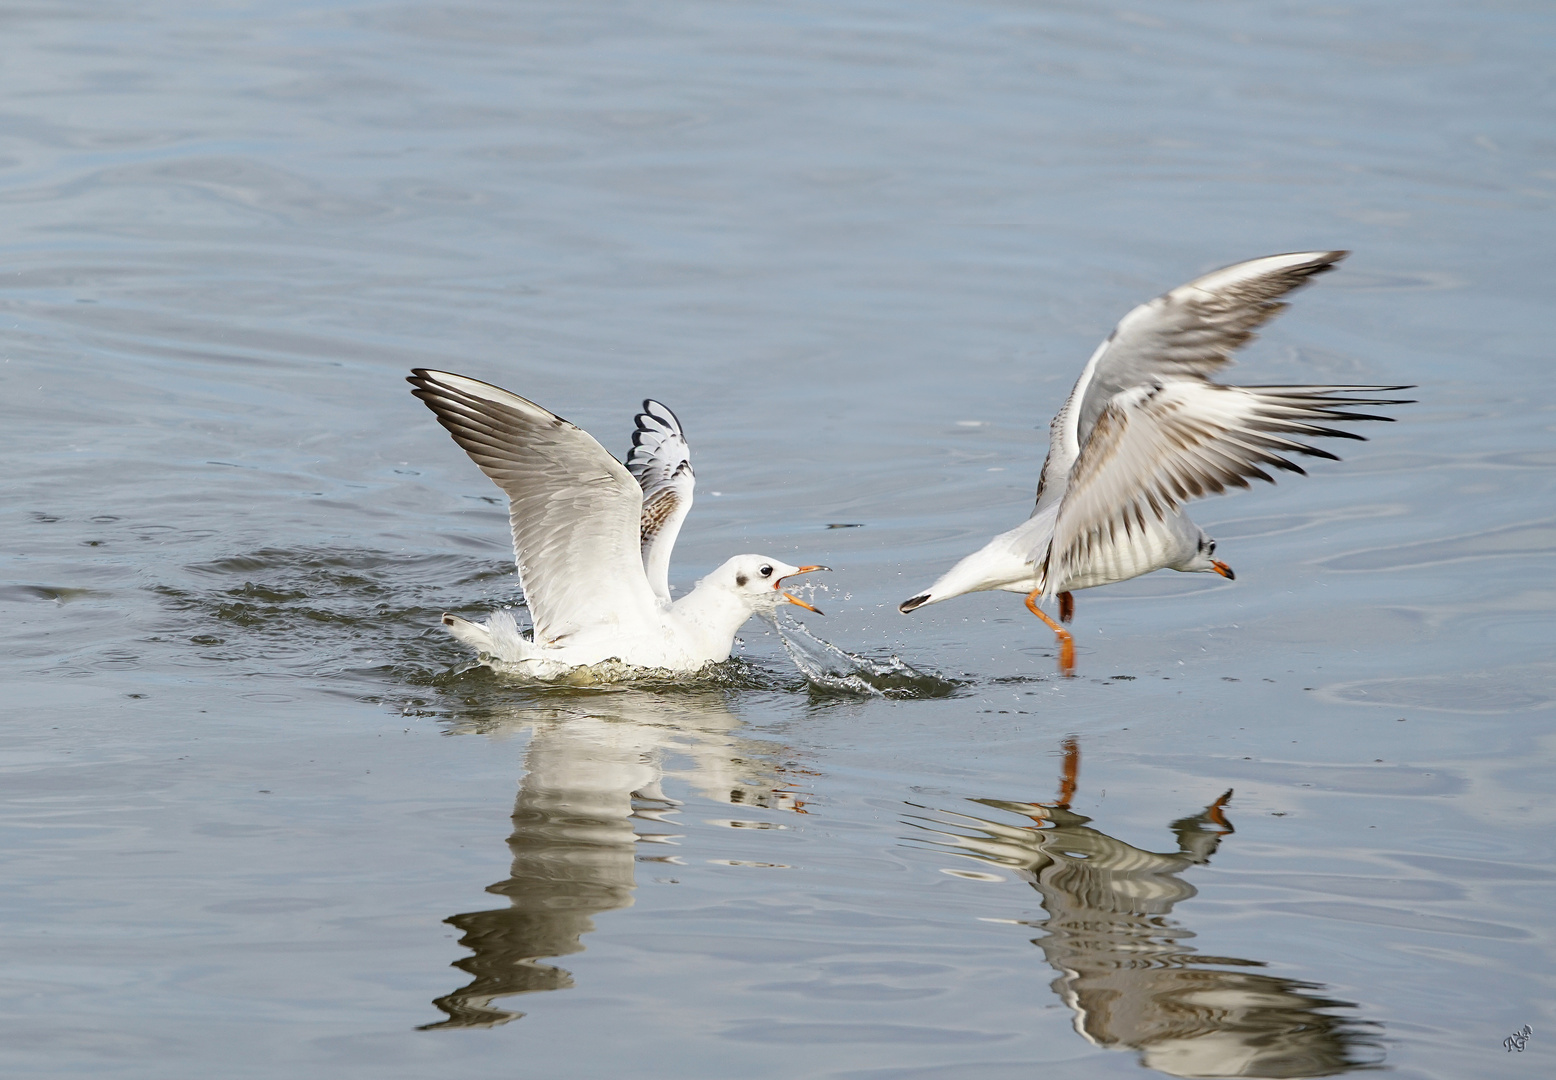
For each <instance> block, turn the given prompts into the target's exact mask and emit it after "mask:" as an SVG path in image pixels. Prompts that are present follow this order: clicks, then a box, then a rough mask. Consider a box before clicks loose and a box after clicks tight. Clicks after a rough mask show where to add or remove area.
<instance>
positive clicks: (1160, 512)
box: [1038, 374, 1408, 592]
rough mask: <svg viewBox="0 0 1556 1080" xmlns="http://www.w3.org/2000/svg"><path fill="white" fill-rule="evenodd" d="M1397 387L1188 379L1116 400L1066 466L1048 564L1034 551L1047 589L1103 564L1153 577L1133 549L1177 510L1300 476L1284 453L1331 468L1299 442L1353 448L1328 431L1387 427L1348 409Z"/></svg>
mask: <svg viewBox="0 0 1556 1080" xmlns="http://www.w3.org/2000/svg"><path fill="white" fill-rule="evenodd" d="M1404 389H1408V388H1407V387H1403V386H1222V385H1220V384H1219V383H1213V382H1211V381H1210V380H1209V379H1206V378H1204V377H1202V376H1198V375H1193V374H1190V375H1188V376H1184V377H1167V378H1164V379H1162V380H1160V381H1159V382H1155V383H1153V384H1151V385H1149V386H1137V387H1131V388H1130V389H1128V390H1126V391H1123V392H1122V393H1119V394H1116V395H1115V396H1114V397H1113V398H1112V399H1111V400H1110V401H1109V402H1108V406H1107V408H1106V409H1104V410H1103V412H1102V414H1101V416H1100V417H1099V418H1098V420H1097V422H1096V424H1095V426H1094V430H1093V431H1092V433H1091V437H1090V438H1088V439H1087V440H1086V446H1085V449H1083V450H1082V451H1081V454H1080V457H1079V459H1078V460H1077V461H1076V462H1075V468H1074V470H1073V471H1072V473H1071V475H1070V477H1069V481H1068V490H1067V492H1066V494H1065V497H1064V500H1063V502H1061V503H1060V504H1059V510H1058V516H1057V518H1056V519H1055V521H1054V528H1053V535H1052V537H1051V538H1050V540H1049V545H1048V550H1047V553H1046V557H1044V556H1043V555H1042V554H1041V553H1038V557H1039V558H1042V560H1043V567H1044V578H1043V579H1044V581H1045V582H1046V583H1047V585H1046V588H1047V589H1048V591H1050V592H1054V591H1057V590H1058V589H1062V588H1064V587H1065V586H1064V585H1063V584H1062V583H1063V582H1065V581H1066V580H1073V579H1074V578H1075V577H1076V576H1078V575H1079V573H1080V572H1081V568H1083V567H1087V566H1096V565H1099V564H1102V565H1108V566H1111V567H1113V572H1114V574H1115V575H1116V576H1115V580H1123V579H1124V578H1126V577H1131V576H1133V575H1134V574H1137V573H1143V572H1145V571H1146V570H1148V569H1155V568H1156V566H1155V565H1149V566H1148V565H1145V562H1149V560H1145V562H1142V563H1141V565H1139V566H1134V565H1131V560H1132V559H1134V560H1141V559H1144V556H1145V552H1146V549H1147V547H1148V546H1149V545H1147V544H1145V543H1142V540H1143V539H1144V538H1145V537H1146V536H1148V535H1149V534H1151V533H1154V532H1156V531H1157V530H1158V527H1159V526H1161V525H1164V524H1166V523H1167V522H1168V520H1169V518H1171V517H1173V516H1175V515H1177V514H1178V513H1179V512H1180V510H1181V508H1182V506H1183V505H1184V504H1185V503H1187V502H1189V501H1191V500H1193V499H1198V498H1202V497H1204V496H1206V495H1215V494H1220V493H1221V492H1223V491H1225V490H1226V489H1227V488H1229V487H1243V488H1245V487H1247V486H1248V482H1249V481H1250V480H1254V479H1257V480H1266V481H1269V482H1270V483H1274V478H1273V477H1272V476H1271V475H1270V474H1269V472H1267V471H1266V466H1267V467H1269V468H1273V469H1280V470H1285V471H1287V472H1295V473H1300V472H1302V471H1303V470H1302V468H1301V467H1300V466H1299V465H1297V464H1296V463H1295V462H1293V461H1291V460H1290V458H1289V457H1287V456H1286V455H1288V454H1305V455H1309V456H1312V457H1321V458H1329V459H1331V460H1338V459H1336V458H1335V455H1334V454H1331V453H1330V452H1329V451H1327V450H1321V449H1319V448H1318V447H1315V446H1309V445H1308V444H1306V443H1304V442H1301V441H1299V439H1301V438H1311V437H1325V436H1327V437H1340V438H1347V439H1360V438H1362V436H1360V435H1357V434H1354V433H1352V432H1349V431H1342V430H1339V429H1336V428H1333V427H1330V426H1329V425H1330V424H1333V423H1347V422H1352V421H1364V420H1388V419H1391V418H1390V417H1386V416H1377V415H1374V414H1371V413H1359V412H1353V411H1351V408H1350V407H1351V406H1355V405H1367V406H1378V405H1403V404H1408V402H1406V401H1404V400H1402V399H1396V398H1375V397H1357V396H1355V395H1357V394H1372V393H1378V392H1389V391H1393V390H1404ZM1293 436H1294V437H1293ZM1157 565H1159V564H1157Z"/></svg>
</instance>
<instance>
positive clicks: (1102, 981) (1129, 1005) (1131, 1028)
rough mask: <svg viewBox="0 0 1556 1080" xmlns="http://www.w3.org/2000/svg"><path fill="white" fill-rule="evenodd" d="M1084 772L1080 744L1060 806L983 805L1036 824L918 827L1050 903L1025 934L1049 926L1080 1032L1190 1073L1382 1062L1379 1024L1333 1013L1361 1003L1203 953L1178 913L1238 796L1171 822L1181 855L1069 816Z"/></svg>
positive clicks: (1343, 1068) (1324, 1071)
mask: <svg viewBox="0 0 1556 1080" xmlns="http://www.w3.org/2000/svg"><path fill="white" fill-rule="evenodd" d="M1079 773H1080V749H1079V747H1078V746H1077V744H1076V742H1075V740H1073V739H1070V740H1067V741H1066V742H1065V743H1064V767H1063V773H1062V776H1061V779H1060V788H1059V797H1058V799H1057V800H1056V801H1054V802H1052V803H1015V802H1003V801H1000V800H996V799H973V800H971V801H972V802H976V803H979V804H981V805H983V806H988V807H992V808H994V809H997V810H1004V811H1009V812H1011V813H1015V814H1020V815H1022V816H1024V817H1027V818H1030V819H1031V820H1032V821H1034V822H1036V824H1035V825H1020V826H1017V825H1011V824H1006V823H1004V822H1000V821H994V820H987V819H984V818H980V817H975V816H972V815H967V814H951V815H950V816H951V817H954V818H956V819H959V820H957V821H954V822H948V821H944V820H939V819H936V818H927V817H925V818H917V819H915V820H914V821H913V822H912V823H913V824H915V825H919V826H920V827H923V828H926V829H927V830H928V831H929V832H931V833H933V834H934V835H935V839H933V840H932V841H930V842H931V843H934V844H936V845H940V846H943V847H945V848H948V849H950V850H954V851H956V852H957V853H958V854H963V855H967V856H970V857H972V858H975V859H978V860H980V861H982V862H985V863H994V864H997V865H999V866H1002V867H1004V868H1006V869H1008V870H1010V871H1013V872H1015V873H1016V874H1018V875H1019V876H1021V877H1022V878H1023V879H1025V880H1026V881H1028V882H1030V883H1031V885H1032V886H1033V887H1034V888H1035V889H1037V891H1038V892H1039V893H1041V894H1042V898H1043V900H1042V903H1043V908H1044V909H1045V910H1046V911H1047V913H1048V917H1047V918H1046V919H1041V920H1032V921H1030V922H1027V923H1026V925H1029V926H1034V927H1037V928H1039V929H1041V930H1045V931H1047V933H1046V935H1045V936H1043V937H1041V938H1037V939H1034V941H1033V944H1035V945H1037V946H1038V947H1039V948H1040V949H1042V950H1043V954H1044V956H1045V958H1046V959H1047V961H1048V963H1049V964H1050V965H1051V966H1052V967H1053V969H1054V970H1055V971H1057V972H1058V973H1059V977H1058V978H1057V979H1055V980H1054V982H1053V989H1054V991H1055V992H1056V993H1057V994H1058V995H1059V997H1060V999H1061V1000H1062V1001H1063V1002H1064V1003H1065V1004H1066V1005H1068V1006H1069V1007H1070V1009H1071V1010H1072V1011H1073V1012H1074V1014H1075V1029H1076V1030H1077V1031H1078V1032H1080V1034H1081V1035H1083V1036H1084V1037H1085V1038H1086V1039H1087V1040H1088V1041H1090V1042H1092V1043H1093V1044H1095V1045H1097V1046H1102V1047H1109V1048H1127V1049H1131V1050H1136V1051H1139V1053H1140V1062H1141V1064H1143V1065H1145V1066H1147V1067H1149V1068H1152V1069H1157V1070H1160V1071H1161V1072H1164V1073H1168V1074H1170V1075H1173V1076H1183V1077H1233V1076H1242V1077H1307V1076H1332V1075H1335V1074H1337V1073H1344V1072H1350V1071H1352V1070H1355V1069H1362V1068H1368V1067H1370V1066H1372V1065H1374V1064H1375V1063H1376V1061H1377V1060H1378V1059H1379V1058H1380V1057H1381V1053H1380V1051H1379V1049H1378V1046H1377V1042H1376V1040H1375V1037H1374V1032H1373V1031H1372V1030H1369V1029H1370V1028H1374V1027H1375V1025H1372V1024H1369V1023H1368V1022H1365V1021H1359V1020H1356V1019H1354V1018H1352V1017H1350V1016H1346V1015H1338V1016H1337V1015H1334V1014H1333V1013H1332V1012H1331V1010H1336V1009H1349V1008H1353V1007H1354V1006H1353V1004H1352V1003H1350V1002H1344V1001H1335V1000H1332V999H1330V998H1328V997H1326V996H1325V989H1324V987H1323V986H1321V985H1319V984H1317V983H1310V982H1302V981H1299V980H1297V979H1288V978H1283V977H1281V976H1277V975H1268V974H1264V973H1261V972H1257V971H1252V970H1249V969H1252V968H1260V967H1263V966H1265V965H1264V963H1263V962H1262V961H1259V960H1243V959H1238V958H1236V957H1226V956H1205V955H1202V954H1199V953H1197V952H1196V951H1195V949H1194V948H1193V947H1192V946H1190V945H1188V944H1187V942H1188V940H1189V939H1191V938H1193V937H1194V934H1193V933H1192V932H1191V931H1189V930H1187V929H1185V928H1184V927H1183V926H1181V925H1179V924H1178V923H1177V922H1175V921H1173V920H1171V919H1169V918H1168V917H1167V916H1169V915H1170V914H1171V913H1172V909H1173V907H1174V905H1176V904H1178V903H1179V902H1181V901H1184V900H1187V899H1189V898H1190V897H1192V896H1194V895H1195V892H1196V890H1195V888H1194V886H1192V885H1190V884H1189V883H1188V882H1186V881H1184V880H1182V878H1181V877H1179V875H1180V874H1182V873H1183V872H1184V871H1186V870H1188V869H1189V868H1190V867H1194V866H1200V865H1203V864H1205V863H1208V862H1209V861H1210V857H1211V856H1212V855H1214V854H1215V852H1216V850H1217V848H1218V847H1219V846H1220V844H1221V840H1222V838H1223V837H1226V836H1229V835H1231V834H1232V831H1233V830H1232V825H1231V822H1230V821H1228V820H1227V817H1226V807H1227V805H1228V803H1229V802H1230V800H1231V797H1232V793H1231V792H1230V791H1228V792H1226V793H1225V794H1224V795H1222V796H1221V797H1220V798H1219V799H1217V800H1216V801H1215V802H1213V803H1211V804H1210V805H1209V806H1207V807H1206V808H1205V809H1204V810H1203V811H1202V812H1200V813H1198V814H1195V815H1193V816H1192V817H1185V818H1180V819H1179V820H1177V821H1174V822H1172V824H1171V825H1169V826H1168V828H1169V829H1171V830H1172V833H1173V835H1174V837H1175V838H1176V839H1177V850H1176V851H1169V852H1155V851H1144V850H1142V849H1140V848H1137V847H1134V846H1132V845H1130V844H1126V843H1124V842H1123V841H1122V840H1116V839H1114V838H1113V837H1111V836H1108V835H1107V834H1106V833H1102V832H1099V831H1098V830H1096V829H1093V828H1091V827H1090V826H1089V824H1088V823H1089V822H1090V821H1091V818H1088V817H1086V816H1085V815H1083V814H1078V813H1076V812H1074V811H1073V810H1071V809H1070V802H1071V800H1072V799H1073V798H1074V795H1075V787H1076V782H1077V780H1078V777H1079ZM952 828H956V829H959V830H961V831H956V832H953V831H950V830H951V829H952ZM1226 969H1232V970H1226Z"/></svg>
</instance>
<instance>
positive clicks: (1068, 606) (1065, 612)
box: [1059, 592, 1075, 622]
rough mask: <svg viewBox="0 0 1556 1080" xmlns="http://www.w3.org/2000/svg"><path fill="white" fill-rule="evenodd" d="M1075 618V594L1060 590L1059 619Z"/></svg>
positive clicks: (1065, 620)
mask: <svg viewBox="0 0 1556 1080" xmlns="http://www.w3.org/2000/svg"><path fill="white" fill-rule="evenodd" d="M1074 618H1075V594H1074V593H1072V592H1062V593H1060V594H1059V621H1060V622H1071V621H1073V620H1074Z"/></svg>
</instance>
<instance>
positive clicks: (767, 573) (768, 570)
mask: <svg viewBox="0 0 1556 1080" xmlns="http://www.w3.org/2000/svg"><path fill="white" fill-rule="evenodd" d="M758 573H760V574H761V575H762V576H763V577H772V576H773V568H772V567H771V566H764V567H762V569H761V570H759V571H758Z"/></svg>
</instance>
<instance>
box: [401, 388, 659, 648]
mask: <svg viewBox="0 0 1556 1080" xmlns="http://www.w3.org/2000/svg"><path fill="white" fill-rule="evenodd" d="M407 381H409V382H410V383H411V385H412V386H414V387H415V388H416V389H415V390H414V391H412V392H413V393H414V394H415V395H416V396H417V397H419V398H421V400H422V401H423V402H425V403H426V405H427V407H428V408H430V409H431V410H432V411H433V413H434V414H436V416H437V418H438V423H440V424H442V425H443V426H444V427H445V428H447V429H448V432H449V434H450V435H452V436H453V437H454V441H455V442H457V443H458V444H459V445H460V446H461V447H463V448H464V450H465V452H466V453H467V454H469V455H470V457H471V459H472V460H473V461H474V462H475V463H476V464H477V465H478V466H480V468H481V471H482V472H484V473H485V474H486V475H487V476H489V477H490V478H491V479H492V481H493V482H494V483H496V485H497V486H498V487H500V488H502V490H503V491H504V492H505V493H506V494H507V496H508V503H509V507H508V509H509V522H510V524H511V525H512V528H513V552H514V559H515V561H516V562H517V564H518V568H519V581H520V584H521V585H522V587H523V589H524V596H525V600H526V602H527V603H528V605H529V611H530V618H531V619H532V620H533V622H534V624H535V641H536V643H537V644H552V643H554V642H556V641H558V640H559V639H562V638H565V637H567V636H568V635H570V634H576V633H578V632H579V631H581V630H588V629H592V628H598V627H609V628H613V629H616V630H619V631H620V632H623V633H634V632H647V631H649V630H650V629H652V628H653V627H654V626H655V625H657V623H656V614H657V611H658V603H657V601H656V600H655V597H654V593H653V591H652V590H651V589H650V588H649V585H648V580H647V578H646V577H645V576H644V573H643V563H642V560H641V558H640V557H639V554H638V534H639V521H640V518H641V514H642V492H641V490H640V489H639V487H638V485H637V483H636V481H635V480H634V479H633V477H632V475H631V474H630V473H628V472H627V470H626V469H625V468H624V467H623V466H622V464H621V463H620V462H619V461H617V460H616V459H615V458H613V457H611V456H610V454H608V453H606V452H605V448H604V447H602V446H601V445H600V444H599V443H598V442H596V441H595V440H594V438H593V437H592V436H590V435H589V433H588V432H586V431H584V430H582V429H581V428H579V427H576V426H575V425H573V424H570V423H568V422H567V421H566V420H563V419H562V418H561V417H559V416H556V415H555V414H553V413H551V412H549V411H548V410H546V409H543V408H541V407H540V406H539V405H536V404H535V403H534V402H532V401H528V400H526V399H524V398H521V397H519V396H518V395H517V394H512V393H509V392H508V391H506V390H503V389H501V388H499V387H496V386H492V385H491V384H489V383H483V382H480V381H478V380H476V379H469V378H465V377H464V376H462V375H453V374H450V373H449V372H444V371H428V370H425V369H422V368H417V369H415V370H414V371H413V373H412V374H411V377H410V378H409V379H408V380H407Z"/></svg>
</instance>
